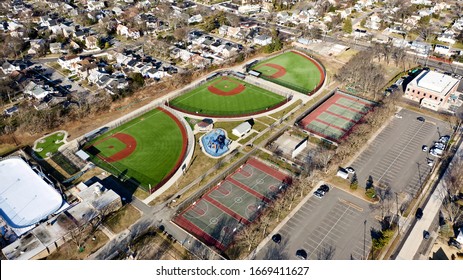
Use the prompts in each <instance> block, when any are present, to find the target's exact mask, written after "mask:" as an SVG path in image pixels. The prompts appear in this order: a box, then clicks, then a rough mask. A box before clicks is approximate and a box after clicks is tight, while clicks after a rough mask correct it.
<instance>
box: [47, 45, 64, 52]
mask: <svg viewBox="0 0 463 280" xmlns="http://www.w3.org/2000/svg"><path fill="white" fill-rule="evenodd" d="M62 50H63V48H62V46H61V43H50V52H51V53H53V54H57V53H60V52H61V51H62Z"/></svg>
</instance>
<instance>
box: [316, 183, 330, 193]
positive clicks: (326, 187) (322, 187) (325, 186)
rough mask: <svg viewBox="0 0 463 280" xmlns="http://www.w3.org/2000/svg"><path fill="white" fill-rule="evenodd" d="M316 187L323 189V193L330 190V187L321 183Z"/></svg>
mask: <svg viewBox="0 0 463 280" xmlns="http://www.w3.org/2000/svg"><path fill="white" fill-rule="evenodd" d="M318 189H319V190H321V191H324V192H325V193H327V192H329V191H330V187H329V186H328V185H321V186H320V187H319V188H318Z"/></svg>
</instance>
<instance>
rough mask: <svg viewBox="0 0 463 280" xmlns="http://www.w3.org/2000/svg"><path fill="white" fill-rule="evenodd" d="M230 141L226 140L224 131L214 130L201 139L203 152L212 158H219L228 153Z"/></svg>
mask: <svg viewBox="0 0 463 280" xmlns="http://www.w3.org/2000/svg"><path fill="white" fill-rule="evenodd" d="M230 142H231V141H230V140H229V139H227V135H226V132H225V130H223V129H220V128H219V129H214V130H212V131H210V132H208V133H206V134H205V135H204V136H202V137H201V144H202V147H203V149H204V151H205V152H206V153H207V154H208V155H210V156H212V157H220V156H222V155H224V154H225V153H226V152H228V150H229V148H228V145H229V144H230Z"/></svg>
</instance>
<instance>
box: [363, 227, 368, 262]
mask: <svg viewBox="0 0 463 280" xmlns="http://www.w3.org/2000/svg"><path fill="white" fill-rule="evenodd" d="M366 236H367V220H365V221H364V222H363V260H366V259H367V257H366V255H365V254H366Z"/></svg>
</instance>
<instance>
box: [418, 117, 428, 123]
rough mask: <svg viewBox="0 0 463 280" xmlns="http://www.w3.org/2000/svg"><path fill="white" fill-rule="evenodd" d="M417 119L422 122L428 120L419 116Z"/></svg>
mask: <svg viewBox="0 0 463 280" xmlns="http://www.w3.org/2000/svg"><path fill="white" fill-rule="evenodd" d="M416 119H417V120H419V121H420V122H424V121H426V120H425V119H424V118H423V117H418V118H416Z"/></svg>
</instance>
